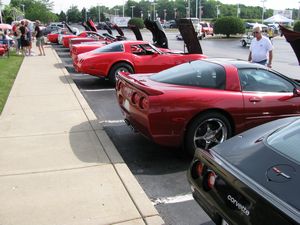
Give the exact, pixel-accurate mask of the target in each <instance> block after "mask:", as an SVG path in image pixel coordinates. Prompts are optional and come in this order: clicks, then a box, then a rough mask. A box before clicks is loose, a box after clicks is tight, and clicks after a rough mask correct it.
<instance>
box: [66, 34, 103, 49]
mask: <svg viewBox="0 0 300 225" xmlns="http://www.w3.org/2000/svg"><path fill="white" fill-rule="evenodd" d="M84 37H93V38H94V40H105V38H104V37H103V36H102V35H100V34H98V33H96V32H94V31H83V32H81V33H80V34H79V35H66V36H64V37H63V40H62V43H63V46H64V47H65V48H69V44H70V43H69V40H70V39H74V38H84Z"/></svg>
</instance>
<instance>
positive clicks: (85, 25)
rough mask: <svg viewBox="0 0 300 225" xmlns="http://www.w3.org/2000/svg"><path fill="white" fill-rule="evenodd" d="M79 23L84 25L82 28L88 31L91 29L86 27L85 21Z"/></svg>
mask: <svg viewBox="0 0 300 225" xmlns="http://www.w3.org/2000/svg"><path fill="white" fill-rule="evenodd" d="M81 25H82V26H83V27H84V29H85V30H86V31H90V30H91V29H90V28H89V27H88V25H87V24H86V22H81Z"/></svg>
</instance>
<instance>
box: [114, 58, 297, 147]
mask: <svg viewBox="0 0 300 225" xmlns="http://www.w3.org/2000/svg"><path fill="white" fill-rule="evenodd" d="M198 62H199V63H210V64H216V65H219V66H221V67H222V68H224V71H225V85H224V88H223V89H217V88H207V87H203V86H201V84H199V85H180V84H172V83H166V82H157V81H155V80H153V79H151V75H153V74H128V73H119V75H118V79H117V84H116V90H117V100H118V103H119V106H120V108H121V109H122V111H123V114H124V116H125V120H126V121H127V124H130V125H131V126H132V127H133V128H135V130H137V131H139V132H141V133H142V134H143V135H144V136H146V137H147V138H149V139H151V140H152V141H154V142H155V143H157V144H160V145H165V146H171V147H179V146H182V145H183V144H184V143H185V137H186V134H187V132H188V130H189V127H190V124H192V122H193V121H194V120H195V118H197V117H198V116H200V115H204V113H205V114H207V115H209V113H212V112H217V113H219V114H222V115H224V116H225V117H226V118H227V119H228V120H229V121H230V123H231V127H232V131H231V132H232V135H234V134H238V133H240V132H242V131H244V130H246V129H249V128H251V127H254V126H257V125H259V124H262V123H265V122H268V121H271V120H275V119H277V118H282V117H287V116H296V115H300V91H299V90H300V86H299V85H297V84H295V83H293V81H292V80H290V79H288V78H286V77H283V80H286V81H287V82H289V84H291V87H293V85H294V87H295V88H297V91H295V90H296V89H295V90H293V89H291V90H290V91H289V92H280V91H279V90H278V91H276V92H259V91H257V92H256V91H242V83H241V82H242V81H241V79H240V76H239V70H238V67H237V66H236V64H235V62H234V63H231V62H230V61H229V62H226V61H222V60H219V61H218V60H207V59H206V60H199V61H195V62H192V63H190V64H193V63H198ZM239 63H240V65H242V66H240V67H244V68H246V67H249V68H251V69H253V70H259V71H260V70H265V71H268V72H270V71H269V70H268V69H267V68H265V67H262V66H260V65H258V64H251V63H248V62H239ZM185 65H189V64H183V65H179V66H178V67H173V68H171V69H169V70H166V71H163V72H162V73H164V74H163V75H165V76H168V75H170V76H172V74H174V75H176V74H175V73H176V71H178V70H179V69H178V68H179V67H181V66H185ZM240 67H239V69H241V68H240ZM242 69H243V68H242ZM191 70H192V65H191ZM191 70H189V69H188V70H186V73H185V74H183V75H184V76H186V77H187V78H186V82H188V79H189V78H188V76H189V75H188V74H189V73H191ZM271 72H272V74H277V73H276V72H275V71H271ZM273 72H274V73H273ZM195 73H196V72H195ZM154 76H155V74H154ZM201 76H202V75H199V76H198V77H199V78H201ZM276 76H277V75H276ZM174 77H176V76H174ZM149 78H150V79H149ZM272 82H273V81H272Z"/></svg>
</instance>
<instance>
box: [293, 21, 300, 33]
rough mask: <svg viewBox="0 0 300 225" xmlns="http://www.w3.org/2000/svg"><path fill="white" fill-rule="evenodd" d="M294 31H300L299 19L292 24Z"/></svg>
mask: <svg viewBox="0 0 300 225" xmlns="http://www.w3.org/2000/svg"><path fill="white" fill-rule="evenodd" d="M294 31H298V32H300V21H299V20H298V21H297V22H296V23H295V24H294Z"/></svg>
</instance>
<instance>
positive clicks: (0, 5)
mask: <svg viewBox="0 0 300 225" xmlns="http://www.w3.org/2000/svg"><path fill="white" fill-rule="evenodd" d="M0 23H3V22H2V1H1V0H0Z"/></svg>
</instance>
